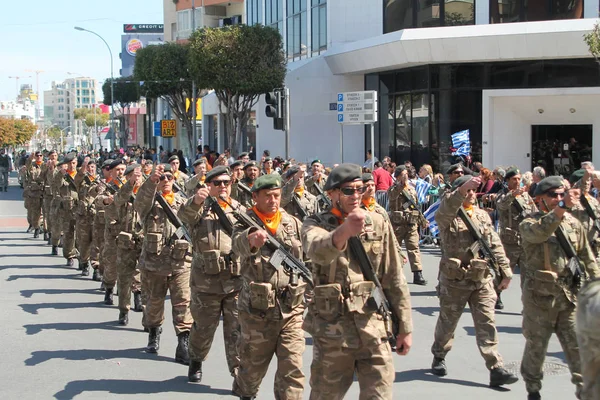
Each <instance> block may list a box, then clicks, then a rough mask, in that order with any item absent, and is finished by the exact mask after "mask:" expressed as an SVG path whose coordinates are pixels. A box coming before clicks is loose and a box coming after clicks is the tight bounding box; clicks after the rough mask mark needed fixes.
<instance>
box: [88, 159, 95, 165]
mask: <svg viewBox="0 0 600 400" xmlns="http://www.w3.org/2000/svg"><path fill="white" fill-rule="evenodd" d="M87 165H96V160H94V159H91V160H90V161H88V163H87Z"/></svg>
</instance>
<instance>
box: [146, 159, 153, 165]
mask: <svg viewBox="0 0 600 400" xmlns="http://www.w3.org/2000/svg"><path fill="white" fill-rule="evenodd" d="M144 165H154V161H152V160H149V159H146V160H144Z"/></svg>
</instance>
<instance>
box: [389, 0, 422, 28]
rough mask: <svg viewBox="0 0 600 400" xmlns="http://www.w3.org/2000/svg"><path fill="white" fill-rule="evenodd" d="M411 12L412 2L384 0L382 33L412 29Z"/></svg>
mask: <svg viewBox="0 0 600 400" xmlns="http://www.w3.org/2000/svg"><path fill="white" fill-rule="evenodd" d="M413 12H414V4H413V0H384V9H383V33H389V32H395V31H399V30H402V29H406V28H412V27H413V26H414V24H413V21H414V16H413Z"/></svg>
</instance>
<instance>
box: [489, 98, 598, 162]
mask: <svg viewBox="0 0 600 400" xmlns="http://www.w3.org/2000/svg"><path fill="white" fill-rule="evenodd" d="M598 104H600V88H593V87H592V88H565V89H515V90H484V91H483V114H482V117H483V118H482V121H483V123H482V125H483V135H482V142H483V160H482V162H483V164H484V165H489V166H497V165H503V166H509V165H516V166H518V167H519V168H520V169H521V170H524V171H528V170H530V169H531V157H530V155H531V126H532V125H593V128H592V129H593V137H592V160H593V162H594V163H596V164H600V113H599V112H598ZM571 109H573V110H574V112H571ZM540 110H543V112H542V113H540ZM528 154H529V156H528Z"/></svg>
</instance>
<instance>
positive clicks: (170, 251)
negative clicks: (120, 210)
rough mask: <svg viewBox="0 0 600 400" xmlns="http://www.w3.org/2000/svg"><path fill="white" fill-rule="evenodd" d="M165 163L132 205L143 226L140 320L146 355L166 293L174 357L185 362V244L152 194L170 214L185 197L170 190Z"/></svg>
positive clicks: (153, 349)
mask: <svg viewBox="0 0 600 400" xmlns="http://www.w3.org/2000/svg"><path fill="white" fill-rule="evenodd" d="M174 180H175V177H174V175H173V173H172V169H171V165H169V164H163V165H158V166H157V167H156V168H155V169H154V172H153V173H152V175H150V178H148V179H147V180H146V181H145V182H144V183H143V184H142V186H141V187H140V190H139V191H138V194H137V195H136V198H135V202H134V208H135V210H136V211H137V212H138V214H139V216H140V219H141V221H142V226H143V227H144V242H143V245H142V254H141V256H140V262H139V264H140V268H141V269H142V271H143V275H144V278H143V285H144V291H145V292H147V294H146V298H147V300H146V310H145V312H144V324H145V327H146V328H148V330H149V335H148V346H147V347H146V351H147V352H148V353H157V352H158V350H159V347H160V335H161V333H162V328H161V326H162V324H163V321H164V314H165V312H164V311H165V299H166V296H167V292H169V294H170V296H171V308H172V312H173V325H174V328H175V333H176V334H177V339H178V344H177V349H176V351H175V361H176V362H178V363H181V364H185V365H187V364H189V355H188V341H189V334H190V329H191V327H192V323H193V320H192V315H191V314H190V263H191V259H190V256H189V251H190V243H188V242H187V241H186V240H181V239H176V238H177V236H176V235H175V231H176V228H175V226H174V225H173V223H172V222H171V221H170V220H169V218H168V217H167V213H166V212H167V211H168V210H166V209H164V208H163V207H162V206H161V205H160V204H158V202H157V200H156V199H155V196H162V198H163V199H164V200H165V202H166V205H167V206H168V207H169V208H170V209H171V210H172V211H173V212H174V213H175V214H176V213H177V211H178V210H179V208H180V207H181V206H182V204H183V203H184V202H185V199H184V198H183V196H181V195H180V194H177V193H174V192H173V181H174Z"/></svg>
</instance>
